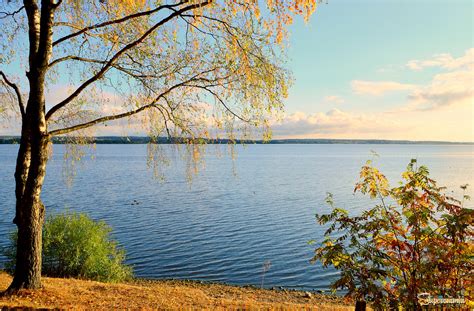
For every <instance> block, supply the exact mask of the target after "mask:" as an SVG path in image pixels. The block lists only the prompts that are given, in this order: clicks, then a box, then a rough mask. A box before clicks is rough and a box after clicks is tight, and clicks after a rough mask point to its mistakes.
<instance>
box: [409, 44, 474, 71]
mask: <svg viewBox="0 0 474 311" xmlns="http://www.w3.org/2000/svg"><path fill="white" fill-rule="evenodd" d="M473 64H474V48H471V49H469V50H467V51H466V52H465V53H464V55H463V56H461V57H458V58H454V57H453V56H452V55H451V54H447V53H444V54H437V55H434V56H433V57H432V58H430V59H426V60H411V61H409V62H408V63H407V64H406V67H408V68H409V69H411V70H422V69H424V68H428V67H439V68H444V69H448V70H453V69H459V68H468V69H472V68H473Z"/></svg>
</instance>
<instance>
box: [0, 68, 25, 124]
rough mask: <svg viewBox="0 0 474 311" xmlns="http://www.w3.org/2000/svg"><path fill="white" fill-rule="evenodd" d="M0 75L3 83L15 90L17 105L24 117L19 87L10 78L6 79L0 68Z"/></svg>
mask: <svg viewBox="0 0 474 311" xmlns="http://www.w3.org/2000/svg"><path fill="white" fill-rule="evenodd" d="M0 75H1V76H2V78H3V81H5V83H6V84H7V85H8V86H9V87H11V88H12V89H13V90H14V91H15V94H16V97H17V99H18V106H19V107H20V113H21V116H22V117H24V116H25V105H24V104H23V99H22V97H21V92H20V88H19V87H18V85H16V84H15V83H13V82H11V81H10V80H8V78H7V76H6V75H5V73H4V72H3V71H1V70H0Z"/></svg>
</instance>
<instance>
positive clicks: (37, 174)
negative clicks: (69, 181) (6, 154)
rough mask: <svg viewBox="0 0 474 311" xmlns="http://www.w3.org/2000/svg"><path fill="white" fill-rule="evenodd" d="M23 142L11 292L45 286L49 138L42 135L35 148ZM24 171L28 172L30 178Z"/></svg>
mask: <svg viewBox="0 0 474 311" xmlns="http://www.w3.org/2000/svg"><path fill="white" fill-rule="evenodd" d="M23 140H24V142H22V145H21V146H20V150H19V155H18V161H17V162H18V163H17V171H16V173H15V177H16V179H17V189H16V192H17V205H16V208H17V213H16V216H15V219H14V222H15V223H16V225H17V227H18V241H17V254H16V267H15V275H14V278H13V282H12V284H11V285H10V287H9V291H15V290H19V289H22V288H27V289H37V288H40V287H41V263H42V260H41V259H42V258H41V254H42V227H43V222H44V212H45V209H44V205H43V203H42V202H41V198H40V193H41V188H42V186H43V181H44V176H45V169H46V162H47V158H48V142H49V137H48V136H47V135H40V136H39V137H36V139H33V140H32V141H31V145H30V144H29V143H28V139H23V138H22V141H23ZM29 145H30V146H29ZM28 151H29V152H28ZM22 160H23V161H22ZM28 160H29V161H28ZM24 172H27V178H25V176H26V175H25V174H23V173H24Z"/></svg>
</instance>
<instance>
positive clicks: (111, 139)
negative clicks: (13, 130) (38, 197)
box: [0, 136, 474, 145]
mask: <svg viewBox="0 0 474 311" xmlns="http://www.w3.org/2000/svg"><path fill="white" fill-rule="evenodd" d="M186 141H187V140H186V139H185V138H179V137H176V138H167V137H159V138H157V139H156V140H155V142H154V143H158V144H183V143H186ZM199 141H200V142H201V143H206V144H232V143H235V144H248V145H253V144H269V145H284V144H299V145H310V144H312V145H318V144H340V145H348V144H372V145H474V142H451V141H412V140H386V139H325V138H318V139H273V140H270V141H268V142H264V141H262V140H235V141H233V140H229V139H218V140H211V139H200V140H199ZM19 142H20V137H19V136H0V144H18V143H19ZM90 142H93V143H96V144H148V143H150V138H149V137H145V136H129V137H126V136H97V137H93V138H91V141H90ZM53 143H54V144H65V143H74V142H73V141H72V140H71V138H69V139H68V138H65V137H54V138H53Z"/></svg>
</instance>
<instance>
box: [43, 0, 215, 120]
mask: <svg viewBox="0 0 474 311" xmlns="http://www.w3.org/2000/svg"><path fill="white" fill-rule="evenodd" d="M211 2H212V0H208V1H204V2H201V3H196V4H192V5H188V6H186V7H184V8H182V9H180V10H178V11H176V12H174V13H172V14H170V15H169V16H167V17H165V18H163V19H162V20H160V21H159V22H158V23H156V24H155V25H153V27H151V28H150V29H148V30H147V31H146V32H145V33H144V34H143V35H142V36H140V37H139V38H138V39H137V40H135V41H133V42H131V43H129V44H127V45H126V46H125V47H123V48H122V49H120V50H119V51H118V52H117V53H115V55H114V56H112V57H111V58H110V60H109V61H108V62H107V63H106V64H105V65H104V66H103V67H102V68H101V70H99V72H97V73H96V74H95V75H94V76H92V77H91V78H90V79H88V80H87V81H85V82H84V83H83V84H82V85H81V86H79V87H78V88H77V89H76V90H75V91H74V92H73V93H72V94H71V95H69V97H67V98H66V99H64V100H63V101H62V102H60V103H58V104H57V105H55V106H53V107H52V108H51V109H50V110H49V111H48V113H47V114H46V120H48V119H49V118H50V117H51V116H52V115H53V114H54V113H55V112H56V111H58V110H59V109H61V108H62V107H64V106H66V105H67V104H68V103H70V102H71V101H72V100H74V99H75V98H76V97H77V96H78V95H79V94H80V93H81V92H82V91H83V90H84V89H86V88H87V87H88V86H89V85H90V84H92V83H94V82H95V81H97V80H99V79H100V78H102V77H103V75H104V74H105V73H106V72H107V71H108V70H109V69H110V68H111V67H113V64H114V63H115V61H117V60H118V59H119V58H120V57H121V56H122V55H123V54H124V53H126V52H127V51H129V50H131V49H132V48H134V47H135V46H137V45H139V44H140V43H142V42H143V41H144V40H145V39H146V38H147V37H149V36H150V35H151V34H152V33H153V32H154V31H155V30H156V29H158V28H159V27H160V26H162V25H164V24H166V23H167V22H168V21H170V20H172V19H173V18H175V17H176V16H179V15H180V14H182V13H184V12H187V11H190V10H193V9H197V8H200V7H203V6H206V5H208V4H210V3H211Z"/></svg>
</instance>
